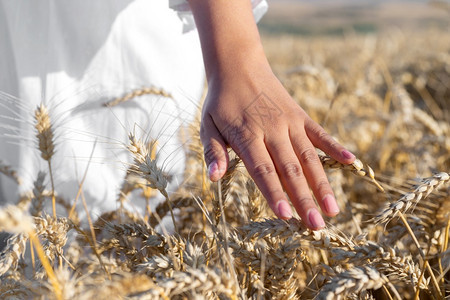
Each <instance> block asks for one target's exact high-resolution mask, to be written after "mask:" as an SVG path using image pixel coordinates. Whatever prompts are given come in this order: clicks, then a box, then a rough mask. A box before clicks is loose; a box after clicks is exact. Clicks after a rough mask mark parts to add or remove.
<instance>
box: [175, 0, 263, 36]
mask: <svg viewBox="0 0 450 300" xmlns="http://www.w3.org/2000/svg"><path fill="white" fill-rule="evenodd" d="M251 1H252V7H253V16H254V17H255V21H256V22H257V23H258V22H259V20H260V19H261V18H262V16H263V15H264V14H265V13H266V12H267V8H268V5H267V1H266V0H251ZM169 7H170V8H171V9H173V10H175V11H176V12H177V14H178V17H179V18H180V20H181V21H182V22H183V32H187V31H190V30H192V29H194V28H195V22H194V16H193V15H192V12H191V9H190V7H189V3H188V2H187V0H169Z"/></svg>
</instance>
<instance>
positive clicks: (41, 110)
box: [34, 103, 56, 218]
mask: <svg viewBox="0 0 450 300" xmlns="http://www.w3.org/2000/svg"><path fill="white" fill-rule="evenodd" d="M34 118H35V120H36V124H35V128H36V130H37V135H36V136H37V138H38V141H39V150H40V151H41V157H42V158H43V159H44V160H45V161H47V162H48V169H49V173H50V181H51V184H52V208H53V217H55V218H56V203H55V202H56V201H55V183H54V180H53V171H52V160H51V159H52V156H53V155H54V154H55V143H54V140H53V139H54V133H53V128H52V123H51V120H50V114H49V112H48V109H47V107H46V106H45V105H44V104H43V103H41V105H39V106H38V107H37V108H36V110H35V112H34Z"/></svg>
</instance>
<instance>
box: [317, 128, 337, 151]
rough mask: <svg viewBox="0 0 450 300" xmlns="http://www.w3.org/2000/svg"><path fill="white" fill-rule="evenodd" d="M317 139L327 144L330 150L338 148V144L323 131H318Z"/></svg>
mask: <svg viewBox="0 0 450 300" xmlns="http://www.w3.org/2000/svg"><path fill="white" fill-rule="evenodd" d="M319 139H320V140H322V141H324V142H325V143H327V144H328V145H329V147H330V148H337V147H339V146H340V145H339V143H338V142H336V140H335V139H334V138H333V137H332V136H331V135H330V134H329V133H328V132H326V131H325V130H322V131H320V133H319Z"/></svg>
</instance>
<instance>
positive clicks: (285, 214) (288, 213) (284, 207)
mask: <svg viewBox="0 0 450 300" xmlns="http://www.w3.org/2000/svg"><path fill="white" fill-rule="evenodd" d="M277 210H278V215H279V216H280V218H282V219H290V218H292V210H291V206H290V205H289V203H287V202H286V201H284V200H281V201H279V202H278V205H277Z"/></svg>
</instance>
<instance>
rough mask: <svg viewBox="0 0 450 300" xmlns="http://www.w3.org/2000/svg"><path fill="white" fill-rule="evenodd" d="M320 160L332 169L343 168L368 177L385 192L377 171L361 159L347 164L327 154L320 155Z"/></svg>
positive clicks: (325, 166)
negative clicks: (376, 175)
mask: <svg viewBox="0 0 450 300" xmlns="http://www.w3.org/2000/svg"><path fill="white" fill-rule="evenodd" d="M319 159H320V162H321V163H322V166H323V167H324V168H325V169H326V168H330V169H343V170H348V171H351V172H352V173H354V174H356V175H358V176H361V177H368V178H369V179H370V180H371V182H372V183H373V184H374V185H375V186H376V187H377V188H378V189H379V190H380V191H382V192H384V189H383V187H382V186H381V185H380V184H379V183H378V181H377V180H376V179H375V173H374V172H373V170H372V168H371V167H370V166H369V165H367V164H364V163H363V162H361V161H360V160H359V159H356V160H355V161H354V162H353V163H352V164H350V165H345V164H343V163H340V162H338V161H337V160H335V159H334V158H332V157H330V156H327V155H319Z"/></svg>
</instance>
